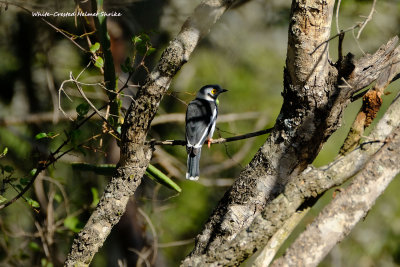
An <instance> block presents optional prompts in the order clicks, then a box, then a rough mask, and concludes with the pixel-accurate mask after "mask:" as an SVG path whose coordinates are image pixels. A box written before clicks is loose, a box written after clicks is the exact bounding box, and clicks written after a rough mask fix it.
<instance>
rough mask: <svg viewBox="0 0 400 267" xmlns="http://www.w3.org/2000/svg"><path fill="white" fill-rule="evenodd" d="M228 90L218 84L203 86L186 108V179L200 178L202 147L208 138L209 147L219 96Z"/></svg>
mask: <svg viewBox="0 0 400 267" xmlns="http://www.w3.org/2000/svg"><path fill="white" fill-rule="evenodd" d="M226 91H228V90H226V89H223V88H221V86H219V85H217V84H210V85H205V86H203V87H202V88H201V89H200V90H199V91H198V93H197V95H196V98H195V99H194V100H192V101H191V102H190V103H189V105H188V107H187V110H186V124H185V125H186V152H187V154H188V156H187V172H186V179H189V180H198V179H199V175H200V169H199V165H200V156H201V147H202V146H203V144H204V142H205V141H206V140H208V148H210V144H211V141H212V136H213V134H214V130H215V122H216V120H217V116H218V100H217V98H218V96H219V95H220V94H221V93H224V92H226Z"/></svg>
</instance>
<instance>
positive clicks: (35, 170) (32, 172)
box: [29, 168, 37, 176]
mask: <svg viewBox="0 0 400 267" xmlns="http://www.w3.org/2000/svg"><path fill="white" fill-rule="evenodd" d="M36 172H37V169H36V168H35V169H32V170H31V171H30V172H29V174H30V175H31V176H35V175H36Z"/></svg>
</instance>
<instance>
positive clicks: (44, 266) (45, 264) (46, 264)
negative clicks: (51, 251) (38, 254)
mask: <svg viewBox="0 0 400 267" xmlns="http://www.w3.org/2000/svg"><path fill="white" fill-rule="evenodd" d="M40 263H41V264H42V267H53V266H54V265H53V263H52V262H50V261H49V260H48V259H46V258H42V259H41V261H40Z"/></svg>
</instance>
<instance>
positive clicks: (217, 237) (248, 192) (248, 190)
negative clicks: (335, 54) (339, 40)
mask: <svg viewBox="0 0 400 267" xmlns="http://www.w3.org/2000/svg"><path fill="white" fill-rule="evenodd" d="M300 2H301V1H294V2H293V6H292V14H291V18H292V21H291V25H290V29H289V46H288V59H287V64H286V65H287V67H286V69H285V89H284V93H283V95H284V104H283V107H282V110H281V114H280V115H279V117H278V119H277V121H276V126H275V129H274V131H273V132H272V133H271V135H270V137H269V138H268V139H267V140H266V142H265V144H264V145H263V146H262V147H261V148H260V149H259V151H258V152H257V153H256V155H255V156H254V158H253V160H252V161H251V162H250V163H249V164H248V165H247V166H246V167H245V168H244V170H243V171H242V172H241V174H240V176H239V178H238V179H237V180H236V181H235V183H234V185H233V186H232V188H231V189H230V190H229V191H228V192H227V193H226V194H225V196H224V197H223V199H222V200H221V201H220V203H219V205H218V207H217V208H216V210H215V211H214V214H213V215H212V216H211V217H210V219H209V221H208V222H207V224H206V225H205V228H204V229H203V231H202V233H201V234H200V235H199V236H198V237H197V240H196V245H195V248H194V250H193V251H192V253H191V255H190V256H189V257H188V258H187V259H186V260H185V261H184V263H183V265H192V264H193V263H194V262H196V263H197V264H199V265H200V264H202V263H201V261H193V260H192V259H194V258H195V257H196V256H199V255H202V254H205V253H208V252H212V251H218V248H219V247H220V246H221V244H223V243H224V242H227V241H230V240H232V239H233V238H234V237H235V236H236V234H237V233H239V232H240V230H241V229H243V228H245V227H247V226H248V225H249V224H250V223H251V221H252V220H253V218H254V217H255V216H256V215H257V214H259V213H260V212H261V211H262V209H263V207H264V206H265V203H266V201H267V200H268V199H269V198H270V195H271V193H272V194H273V193H276V192H279V191H280V190H281V188H282V186H283V185H284V184H285V182H286V181H287V180H288V177H289V174H290V173H292V172H293V171H295V169H296V168H297V169H298V170H296V171H299V170H301V168H303V167H304V166H306V163H309V162H310V161H311V160H312V156H313V154H315V153H316V152H317V150H318V149H319V147H318V145H317V146H315V144H318V143H321V141H318V139H321V136H320V132H321V131H320V130H318V131H317V129H319V128H321V127H320V126H321V125H320V124H321V123H322V121H323V118H321V119H319V118H317V116H316V115H317V113H316V110H317V108H318V107H317V106H316V104H320V105H322V106H323V105H327V101H328V98H327V97H326V95H327V94H326V92H325V91H324V89H325V88H326V85H327V80H329V77H330V75H329V74H330V71H334V69H333V68H332V67H330V66H329V65H328V64H327V46H328V44H326V46H325V47H324V48H322V49H318V50H316V51H315V52H314V53H313V54H311V52H313V51H314V50H315V47H317V46H318V45H319V44H321V43H323V42H324V41H325V40H327V39H328V38H329V34H330V21H331V16H332V10H333V4H334V1H332V0H330V1H321V2H318V3H317V2H316V1H314V2H313V1H303V3H300ZM315 11H321V12H315ZM326 90H327V91H331V90H332V88H329V89H326ZM316 92H320V94H319V96H320V97H319V99H317V100H316V99H314V96H313V95H317V94H316ZM317 120H319V121H317ZM316 135H318V137H317V136H316ZM313 139H314V140H315V141H313ZM298 148H309V149H310V150H311V151H301V150H299V149H298Z"/></svg>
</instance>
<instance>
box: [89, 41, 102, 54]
mask: <svg viewBox="0 0 400 267" xmlns="http://www.w3.org/2000/svg"><path fill="white" fill-rule="evenodd" d="M99 49H100V43H99V42H96V43H94V44H92V45H91V46H90V52H92V53H95V52H96V51H97V50H99Z"/></svg>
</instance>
